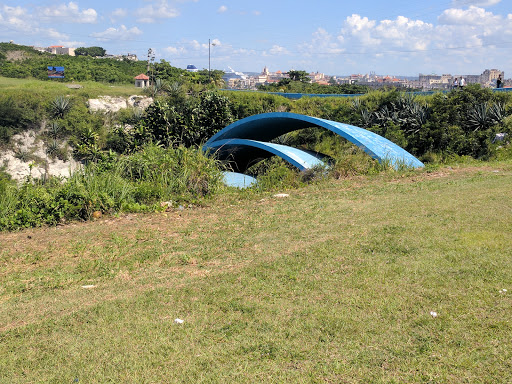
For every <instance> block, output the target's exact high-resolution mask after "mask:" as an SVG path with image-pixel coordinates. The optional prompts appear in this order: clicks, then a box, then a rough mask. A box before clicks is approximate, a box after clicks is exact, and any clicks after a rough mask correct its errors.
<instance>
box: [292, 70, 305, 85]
mask: <svg viewBox="0 0 512 384" xmlns="http://www.w3.org/2000/svg"><path fill="white" fill-rule="evenodd" d="M288 76H289V77H290V79H291V80H292V81H301V82H303V83H309V81H310V80H309V77H308V73H307V72H306V71H295V70H292V71H288Z"/></svg>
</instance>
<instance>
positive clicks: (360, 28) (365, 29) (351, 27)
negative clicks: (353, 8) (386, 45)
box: [341, 14, 380, 45]
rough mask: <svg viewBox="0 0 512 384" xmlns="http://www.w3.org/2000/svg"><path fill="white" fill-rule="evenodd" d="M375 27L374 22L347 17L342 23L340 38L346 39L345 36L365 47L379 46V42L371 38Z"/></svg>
mask: <svg viewBox="0 0 512 384" xmlns="http://www.w3.org/2000/svg"><path fill="white" fill-rule="evenodd" d="M375 25H376V21H375V20H369V19H368V18H367V17H361V16H360V15H357V14H353V15H352V16H348V17H347V18H346V20H345V22H344V23H343V28H342V29H341V36H343V38H347V36H348V37H352V38H355V39H357V40H359V41H360V42H361V43H363V44H365V45H377V44H380V40H379V39H376V38H375V37H373V36H372V35H373V33H372V32H373V30H374V28H375Z"/></svg>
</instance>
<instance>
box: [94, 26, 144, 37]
mask: <svg viewBox="0 0 512 384" xmlns="http://www.w3.org/2000/svg"><path fill="white" fill-rule="evenodd" d="M141 34H142V31H141V30H140V29H139V28H137V27H133V28H130V29H128V28H126V26H124V25H121V26H120V27H119V28H108V29H107V30H105V31H103V32H97V33H92V34H91V36H92V37H95V38H97V39H99V40H132V39H133V38H135V37H136V36H139V35H141Z"/></svg>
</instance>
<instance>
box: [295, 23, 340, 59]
mask: <svg viewBox="0 0 512 384" xmlns="http://www.w3.org/2000/svg"><path fill="white" fill-rule="evenodd" d="M342 41H343V37H340V38H338V39H335V38H334V37H333V36H332V35H331V34H330V33H328V32H327V31H326V30H325V29H324V28H318V29H317V30H316V31H315V32H313V36H312V39H311V41H310V42H308V43H305V44H303V45H302V46H301V47H300V49H301V51H302V52H303V53H304V54H305V55H319V54H320V55H321V54H337V53H341V52H343V51H344V49H343V48H342V47H341V45H340V43H341V42H342Z"/></svg>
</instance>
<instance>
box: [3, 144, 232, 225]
mask: <svg viewBox="0 0 512 384" xmlns="http://www.w3.org/2000/svg"><path fill="white" fill-rule="evenodd" d="M221 184H222V175H221V172H220V170H219V167H218V166H217V164H216V162H215V161H214V160H213V159H211V158H208V157H206V156H204V155H203V154H202V152H201V151H200V150H199V149H189V148H184V147H178V148H167V149H165V148H161V147H158V146H155V145H147V146H144V147H143V148H141V150H140V151H139V152H137V153H136V154H133V155H131V156H120V157H117V156H113V157H110V158H107V159H105V160H100V161H99V162H97V163H92V162H91V163H89V164H88V165H87V166H85V167H84V168H83V170H81V171H78V172H75V173H74V174H73V175H72V176H71V177H70V178H69V179H66V180H60V179H57V178H53V179H49V180H46V181H45V182H42V181H38V180H32V179H28V180H27V181H25V182H24V183H22V184H21V185H19V186H18V185H16V184H15V183H14V182H12V181H9V180H7V179H0V230H13V229H18V228H24V227H34V226H40V225H44V224H50V225H54V224H56V223H59V222H62V221H65V220H87V219H90V218H91V216H92V215H93V213H94V212H97V211H99V212H103V213H109V214H114V213H120V212H141V211H154V210H159V209H162V208H161V204H160V203H161V202H169V201H174V202H175V204H178V203H179V204H184V203H185V202H187V203H197V202H200V201H201V200H202V199H204V198H206V197H208V196H211V195H212V194H214V193H215V192H216V191H217V190H218V188H219V187H220V186H221ZM167 206H168V205H165V207H167Z"/></svg>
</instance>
